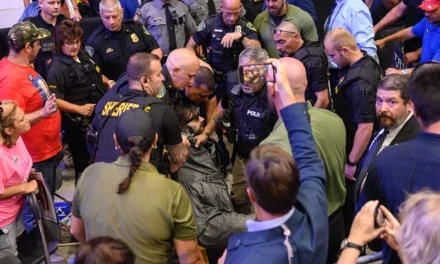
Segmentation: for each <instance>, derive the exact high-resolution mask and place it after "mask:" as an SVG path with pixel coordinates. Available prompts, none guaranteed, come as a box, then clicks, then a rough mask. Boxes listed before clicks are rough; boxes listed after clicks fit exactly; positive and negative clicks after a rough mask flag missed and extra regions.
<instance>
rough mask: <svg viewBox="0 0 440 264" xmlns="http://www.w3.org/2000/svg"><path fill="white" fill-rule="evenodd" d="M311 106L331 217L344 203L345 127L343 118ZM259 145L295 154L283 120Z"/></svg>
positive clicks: (311, 122)
mask: <svg viewBox="0 0 440 264" xmlns="http://www.w3.org/2000/svg"><path fill="white" fill-rule="evenodd" d="M308 105H309V115H310V124H311V126H312V134H313V138H315V142H316V145H317V147H318V153H319V157H321V159H322V160H323V161H324V165H325V173H326V175H327V179H326V184H325V192H326V197H327V202H328V204H327V206H328V215H329V216H330V215H331V214H332V213H334V212H335V211H336V210H337V209H338V208H340V207H341V206H342V205H343V204H344V200H345V192H346V191H345V178H344V168H345V127H344V123H343V122H342V119H341V118H340V117H339V116H338V115H336V114H335V113H333V112H330V111H328V110H324V109H320V108H316V107H312V105H311V104H310V103H308ZM260 145H275V146H278V147H280V148H281V149H283V150H284V151H286V152H287V153H289V155H292V150H291V147H290V142H289V136H288V134H287V130H286V127H285V126H284V122H283V120H282V119H281V118H279V119H278V120H277V122H276V123H275V126H274V128H273V131H272V132H271V133H270V134H269V136H268V137H267V138H266V139H265V140H263V141H262V142H261V143H260Z"/></svg>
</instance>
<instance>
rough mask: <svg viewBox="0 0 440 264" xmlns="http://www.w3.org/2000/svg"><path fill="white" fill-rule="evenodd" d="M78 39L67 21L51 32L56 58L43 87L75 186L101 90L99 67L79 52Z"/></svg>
mask: <svg viewBox="0 0 440 264" xmlns="http://www.w3.org/2000/svg"><path fill="white" fill-rule="evenodd" d="M82 35H83V31H82V29H81V27H80V25H79V23H78V22H76V21H73V20H70V19H68V20H64V21H63V22H61V24H60V25H58V26H57V27H56V28H55V32H54V39H55V54H56V55H55V56H54V58H53V61H52V63H51V64H49V66H48V71H47V83H48V85H49V88H50V89H51V90H52V91H53V92H54V93H55V94H56V96H57V105H58V107H59V109H60V111H61V112H62V130H63V131H64V137H63V141H64V142H67V144H68V146H69V149H70V151H71V153H72V158H73V163H74V167H75V182H76V181H77V180H78V178H79V175H80V173H81V172H82V171H83V170H84V169H85V168H86V167H87V166H88V163H89V159H90V155H89V153H88V151H87V146H86V131H87V126H88V125H89V124H90V122H91V120H92V114H93V110H94V107H95V104H96V103H97V102H98V101H99V99H101V97H102V96H103V95H104V90H105V87H104V84H103V83H102V76H101V74H100V73H99V71H100V70H99V67H98V66H97V65H96V64H95V62H94V61H93V60H92V59H91V58H90V57H89V55H88V54H87V53H86V52H85V51H84V50H83V49H81V38H82Z"/></svg>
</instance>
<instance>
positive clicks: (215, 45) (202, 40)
mask: <svg viewBox="0 0 440 264" xmlns="http://www.w3.org/2000/svg"><path fill="white" fill-rule="evenodd" d="M231 32H232V33H233V32H243V33H244V34H245V35H246V37H247V38H248V39H255V40H258V35H257V31H256V29H255V27H254V26H253V25H252V23H251V22H248V21H247V20H245V19H243V18H241V17H240V18H239V19H238V20H237V22H236V23H235V25H233V26H226V25H225V24H224V23H223V18H222V13H220V14H217V15H214V16H210V17H209V18H208V19H207V20H206V21H204V22H202V23H200V24H199V26H198V29H197V32H196V33H194V35H193V36H192V38H193V40H194V42H195V43H196V44H197V45H203V46H204V47H208V48H207V52H206V53H207V54H206V57H207V59H208V63H209V64H211V66H212V67H213V68H214V69H216V70H219V71H222V72H224V73H228V72H229V71H231V70H236V69H237V68H238V55H240V52H242V51H243V50H244V47H243V44H242V43H241V41H238V40H237V41H234V43H233V44H232V48H229V49H226V48H224V47H223V45H222V44H221V41H222V39H223V37H224V36H225V35H226V34H227V33H231Z"/></svg>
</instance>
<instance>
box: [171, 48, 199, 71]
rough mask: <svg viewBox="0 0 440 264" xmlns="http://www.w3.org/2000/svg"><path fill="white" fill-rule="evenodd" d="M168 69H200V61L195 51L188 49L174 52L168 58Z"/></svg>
mask: <svg viewBox="0 0 440 264" xmlns="http://www.w3.org/2000/svg"><path fill="white" fill-rule="evenodd" d="M166 64H167V67H171V68H173V67H177V68H185V67H187V66H188V67H198V65H199V59H198V58H197V56H196V54H195V53H194V51H192V50H190V49H186V48H181V49H175V50H173V51H172V52H171V53H170V54H169V55H168V58H167V63H166Z"/></svg>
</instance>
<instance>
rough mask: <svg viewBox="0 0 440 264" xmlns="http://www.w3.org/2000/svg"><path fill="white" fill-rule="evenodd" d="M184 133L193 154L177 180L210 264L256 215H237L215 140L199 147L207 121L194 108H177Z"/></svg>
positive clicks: (179, 172) (179, 171)
mask: <svg viewBox="0 0 440 264" xmlns="http://www.w3.org/2000/svg"><path fill="white" fill-rule="evenodd" d="M174 111H175V113H176V115H177V118H178V119H179V126H180V128H181V130H182V134H183V135H185V136H187V137H188V140H189V141H190V142H191V147H190V148H189V151H190V155H189V157H188V159H187V160H186V163H185V164H184V165H183V166H182V167H181V168H180V169H179V170H178V172H177V175H178V181H179V183H180V184H181V185H182V186H183V188H184V189H185V191H186V192H187V194H188V196H189V197H190V200H191V204H192V207H193V209H194V218H195V219H196V227H197V228H196V229H197V238H198V241H199V244H200V245H202V246H203V247H205V248H206V251H207V255H208V258H209V262H210V263H216V261H217V259H218V258H219V257H220V256H221V254H222V252H223V250H224V249H225V248H226V245H227V243H228V238H229V237H230V236H232V235H234V234H238V233H242V232H246V231H247V229H246V220H249V219H251V218H252V217H253V215H243V214H238V213H235V212H234V207H233V206H232V202H231V198H230V197H229V192H228V186H227V185H226V183H225V181H224V180H223V174H222V173H221V171H220V169H219V167H218V166H217V165H216V162H215V157H216V154H215V153H214V151H215V146H214V142H213V141H212V140H210V141H208V142H207V143H205V144H204V145H203V146H200V147H197V146H196V143H197V140H196V138H195V137H196V136H198V135H201V134H202V133H203V131H204V119H203V117H201V116H200V115H199V114H198V113H197V109H196V107H195V106H194V105H190V104H180V105H177V106H175V107H174Z"/></svg>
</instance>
